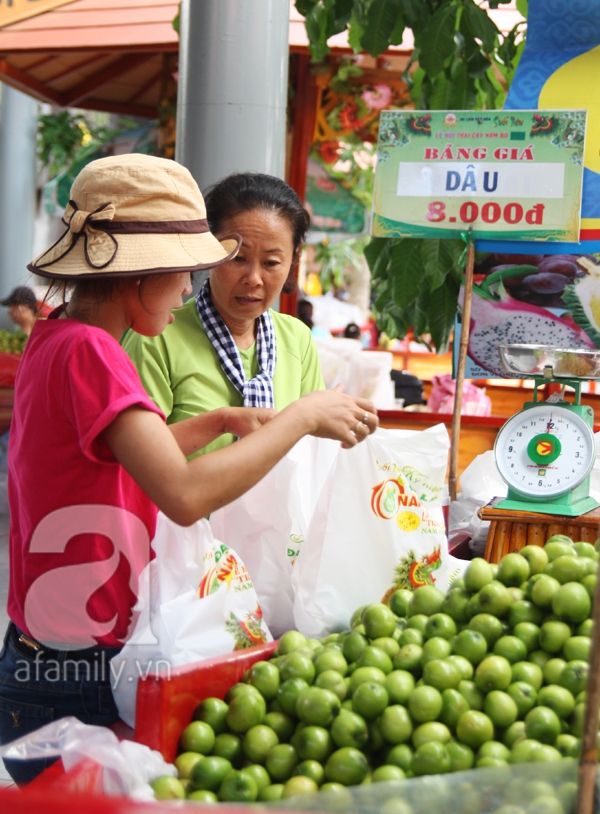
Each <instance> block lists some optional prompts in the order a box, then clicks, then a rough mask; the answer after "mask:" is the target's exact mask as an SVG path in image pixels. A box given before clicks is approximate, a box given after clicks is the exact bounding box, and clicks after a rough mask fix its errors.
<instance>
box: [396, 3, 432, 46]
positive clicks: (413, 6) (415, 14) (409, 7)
mask: <svg viewBox="0 0 600 814" xmlns="http://www.w3.org/2000/svg"><path fill="white" fill-rule="evenodd" d="M400 2H401V6H402V13H403V16H404V20H405V22H406V25H407V26H408V27H409V28H412V30H413V34H414V35H415V38H417V37H418V36H419V35H420V33H421V32H422V30H423V29H424V28H425V26H426V25H427V21H428V19H429V16H430V14H431V12H430V11H429V8H428V7H427V4H426V3H424V2H423V0H400ZM415 42H416V39H415Z"/></svg>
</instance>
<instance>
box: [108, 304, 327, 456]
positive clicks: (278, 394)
mask: <svg viewBox="0 0 600 814" xmlns="http://www.w3.org/2000/svg"><path fill="white" fill-rule="evenodd" d="M270 313H271V316H272V317H273V323H274V325H275V341H276V345H277V362H276V365H275V373H274V375H273V392H274V396H275V407H276V409H278V410H283V408H284V407H287V405H288V404H291V402H293V401H296V399H298V398H300V396H303V395H305V394H306V393H311V392H312V391H313V390H323V389H324V387H325V385H324V383H323V375H322V373H321V364H320V362H319V356H318V353H317V348H316V345H315V343H314V341H313V339H312V337H311V333H310V330H309V328H307V326H306V325H304V323H303V322H301V321H300V320H299V319H295V318H294V317H291V316H287V315H286V314H280V313H278V312H276V311H271V312H270ZM174 314H175V321H174V322H172V323H171V324H170V325H167V327H166V328H165V330H164V331H163V333H162V334H160V335H159V336H152V337H148V336H141V335H140V334H137V333H135V332H134V331H128V333H127V334H126V335H125V338H124V339H123V347H124V348H125V350H126V351H127V353H128V354H129V356H130V357H131V359H132V360H133V363H134V364H135V366H136V367H137V369H138V372H139V374H140V378H141V380H142V383H143V385H144V387H145V388H146V391H147V393H148V395H149V396H150V398H151V399H152V400H153V401H154V402H155V403H156V404H157V405H158V407H160V409H161V410H162V411H163V412H164V414H165V415H166V417H167V423H168V424H175V423H176V422H177V421H183V420H184V419H185V418H190V417H191V416H195V415H198V414H199V413H205V412H208V411H209V410H215V409H217V408H218V407H227V406H229V407H242V406H243V399H242V396H241V394H240V393H239V391H238V390H237V389H236V388H235V387H234V386H233V385H232V384H231V382H230V381H229V379H228V378H227V377H226V376H225V374H224V373H223V370H222V369H221V364H220V362H219V357H218V356H217V353H216V351H215V349H214V348H213V346H212V344H211V342H210V340H209V339H208V337H207V336H206V334H205V332H204V328H203V327H202V324H201V322H200V318H199V317H198V311H197V309H196V302H195V300H194V299H193V298H192V299H190V300H188V302H186V304H185V305H184V306H183V308H180V309H179V310H178V311H175V312H174ZM240 355H241V357H242V363H243V365H244V370H245V372H246V378H247V379H251V378H252V377H253V376H255V375H256V374H257V373H258V359H257V356H256V343H254V344H253V345H252V347H250V348H248V350H240ZM233 440H234V436H233V435H231V434H226V435H221V436H219V438H217V439H216V440H215V441H213V442H212V444H209V445H208V446H207V447H204V449H203V450H201V453H204V452H210V451H212V450H215V449H220V448H221V447H225V446H227V445H228V444H231V443H232V441H233ZM201 453H197V454H201Z"/></svg>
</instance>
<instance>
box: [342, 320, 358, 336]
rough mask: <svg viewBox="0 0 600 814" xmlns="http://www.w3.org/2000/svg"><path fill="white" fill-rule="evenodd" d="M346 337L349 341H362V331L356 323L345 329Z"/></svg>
mask: <svg viewBox="0 0 600 814" xmlns="http://www.w3.org/2000/svg"><path fill="white" fill-rule="evenodd" d="M344 336H345V337H346V338H347V339H360V337H361V330H360V328H359V326H358V325H357V324H356V322H349V323H348V324H347V325H346V327H345V328H344Z"/></svg>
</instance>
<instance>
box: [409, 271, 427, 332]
mask: <svg viewBox="0 0 600 814" xmlns="http://www.w3.org/2000/svg"><path fill="white" fill-rule="evenodd" d="M430 304H431V292H430V291H429V286H428V285H427V284H426V283H423V285H422V286H421V289H420V291H419V296H418V297H417V299H416V300H415V301H414V303H413V307H412V309H411V311H412V314H411V316H412V319H411V322H412V326H413V330H414V332H415V334H416V335H417V336H421V334H424V333H429V308H430Z"/></svg>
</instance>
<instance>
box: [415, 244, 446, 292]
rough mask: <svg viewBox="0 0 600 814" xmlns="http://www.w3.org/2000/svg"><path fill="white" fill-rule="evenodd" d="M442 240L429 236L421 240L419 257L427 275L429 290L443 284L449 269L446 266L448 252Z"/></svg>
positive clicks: (433, 289)
mask: <svg viewBox="0 0 600 814" xmlns="http://www.w3.org/2000/svg"><path fill="white" fill-rule="evenodd" d="M444 242H445V241H443V240H438V239H436V238H430V239H428V240H424V241H423V246H422V248H421V257H422V259H423V270H424V272H425V276H426V277H427V279H428V281H429V285H430V289H431V291H435V289H436V288H439V286H441V285H443V283H444V280H445V279H446V275H447V274H448V272H449V271H450V268H449V267H448V252H446V251H445V250H444Z"/></svg>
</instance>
